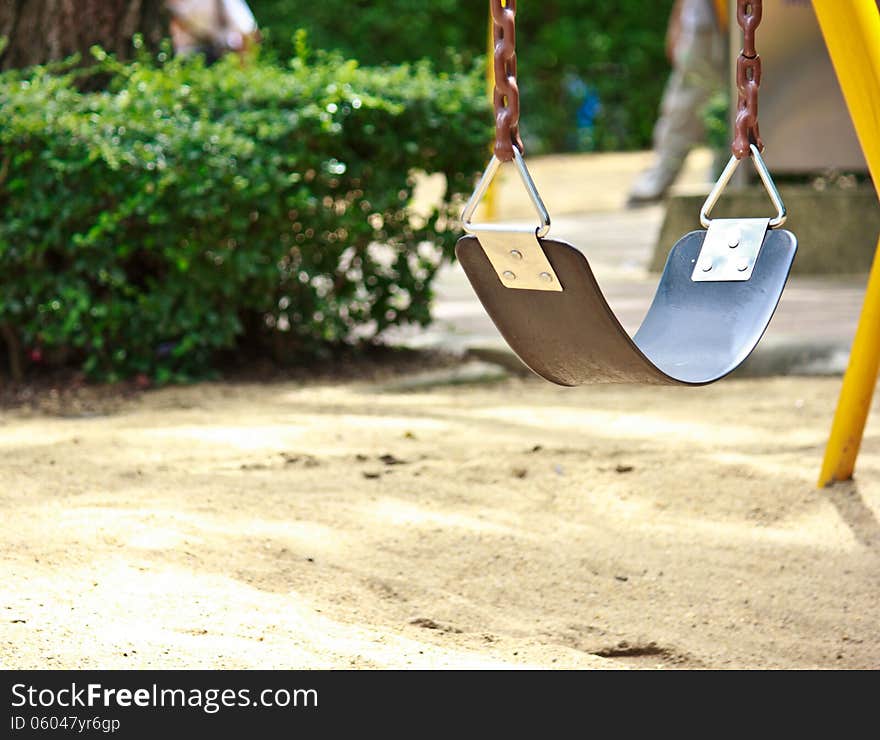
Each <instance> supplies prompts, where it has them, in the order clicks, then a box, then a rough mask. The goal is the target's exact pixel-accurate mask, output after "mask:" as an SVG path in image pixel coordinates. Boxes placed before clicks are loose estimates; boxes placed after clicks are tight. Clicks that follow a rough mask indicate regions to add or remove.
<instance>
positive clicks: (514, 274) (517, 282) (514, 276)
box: [474, 231, 562, 291]
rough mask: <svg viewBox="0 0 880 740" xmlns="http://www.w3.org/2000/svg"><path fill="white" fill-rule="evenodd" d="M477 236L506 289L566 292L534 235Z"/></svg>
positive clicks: (502, 233)
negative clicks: (563, 290)
mask: <svg viewBox="0 0 880 740" xmlns="http://www.w3.org/2000/svg"><path fill="white" fill-rule="evenodd" d="M474 236H476V237H477V239H478V240H479V242H480V246H481V247H483V251H484V252H485V253H486V256H487V257H488V258H489V262H491V263H492V267H494V268H495V272H496V273H497V274H498V279H499V280H500V281H501V284H502V285H504V287H505V288H521V289H525V290H554V291H561V290H562V285H560V283H559V278H558V277H557V276H556V272H555V271H554V270H553V267H552V266H551V265H550V262H549V261H548V260H547V255H546V254H544V249H543V247H542V246H541V242H540V241H538V237H537V236H535V232H534V231H478V232H476V233H475V234H474Z"/></svg>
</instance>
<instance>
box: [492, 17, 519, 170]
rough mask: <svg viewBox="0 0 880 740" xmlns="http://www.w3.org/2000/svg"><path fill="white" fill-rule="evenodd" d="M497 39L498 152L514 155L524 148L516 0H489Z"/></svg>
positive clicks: (504, 156) (509, 157)
mask: <svg viewBox="0 0 880 740" xmlns="http://www.w3.org/2000/svg"><path fill="white" fill-rule="evenodd" d="M489 5H490V8H491V11H492V22H493V29H492V30H493V38H494V43H495V59H494V67H495V91H494V95H493V98H494V104H495V156H496V157H498V159H500V160H501V161H502V162H510V161H511V160H512V159H513V148H514V147H516V148H517V149H519V151H520V153H522V151H523V143H522V140H521V139H520V137H519V87H518V86H517V83H516V0H507V1H506V2H503V0H489Z"/></svg>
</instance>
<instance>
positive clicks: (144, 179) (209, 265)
mask: <svg viewBox="0 0 880 740" xmlns="http://www.w3.org/2000/svg"><path fill="white" fill-rule="evenodd" d="M301 52H302V54H301V56H300V57H299V58H296V59H294V60H293V61H292V62H291V63H290V64H288V65H286V67H285V66H281V65H279V64H262V63H256V64H252V65H250V66H248V67H246V68H241V67H240V66H238V64H237V62H236V61H235V60H234V59H231V58H230V59H227V60H224V61H222V62H220V63H219V64H217V65H215V66H212V67H210V68H206V67H205V66H204V65H203V64H201V63H200V62H199V61H198V60H196V61H190V62H181V61H164V62H160V63H155V62H153V61H151V60H149V59H147V58H141V59H139V60H138V61H135V62H133V63H130V64H121V63H118V62H116V61H115V60H114V59H113V58H112V57H107V56H106V55H104V54H103V53H101V52H96V54H97V56H98V58H99V59H100V61H99V63H98V64H97V66H96V67H95V68H93V69H92V70H91V72H90V73H91V74H96V75H99V76H100V77H101V79H102V80H103V79H107V80H108V82H107V85H106V88H105V89H104V90H102V91H98V92H85V93H84V92H82V91H81V88H80V87H78V85H77V82H78V80H79V78H81V76H82V75H83V74H84V72H83V71H82V70H79V71H69V72H67V73H63V70H62V72H61V73H59V72H58V71H57V67H56V72H55V73H53V72H51V71H49V70H47V69H46V68H36V69H31V70H24V71H21V72H7V73H5V74H4V75H2V76H0V209H2V213H3V219H2V221H0V330H2V332H0V335H2V337H3V338H4V339H5V347H6V349H5V351H6V352H7V353H11V355H12V357H13V358H19V357H20V356H23V357H24V358H25V364H26V363H27V362H30V363H44V364H46V363H53V364H61V363H64V364H68V365H70V364H72V365H75V366H76V365H78V366H80V367H82V368H83V369H84V370H85V371H87V372H88V373H89V374H91V375H92V376H94V377H101V378H105V379H114V378H119V377H125V376H130V375H133V374H138V373H143V374H146V375H149V376H151V377H153V378H155V379H157V380H158V381H159V382H164V381H169V380H180V379H184V378H189V377H196V376H200V375H204V374H205V373H206V372H208V371H209V369H210V368H211V366H212V363H214V362H215V360H216V359H217V356H218V352H220V351H222V350H235V351H236V352H237V353H239V355H240V356H245V357H258V356H263V357H265V356H272V357H274V358H275V359H277V360H282V361H285V360H294V359H303V358H309V357H313V356H315V355H316V354H320V353H326V352H327V351H328V348H332V347H334V346H339V345H345V344H351V343H358V342H363V341H366V340H370V339H371V338H373V337H375V336H376V335H377V334H378V333H379V332H381V331H382V330H383V329H385V328H386V327H388V326H390V325H393V324H398V323H401V322H417V323H420V324H425V323H427V322H428V321H429V298H430V295H431V280H432V278H433V276H434V273H435V271H436V269H437V265H438V262H439V261H440V259H441V257H442V256H444V255H445V256H449V255H450V253H451V249H452V246H453V242H454V239H455V236H456V233H455V232H454V231H450V230H444V229H445V224H446V223H447V221H448V219H449V217H450V215H457V208H458V205H457V204H456V205H455V206H453V205H452V203H451V200H452V199H453V198H455V197H456V196H458V197H460V196H461V195H463V194H468V193H469V192H470V190H471V188H472V184H473V176H474V173H475V172H476V171H477V170H478V169H479V168H480V167H481V166H482V165H483V164H484V161H483V160H484V157H485V153H486V141H487V139H488V136H489V126H488V124H489V120H490V119H491V116H490V114H489V111H488V109H487V106H486V103H485V101H484V100H483V95H482V92H483V87H482V81H481V79H480V78H479V75H473V74H472V75H466V74H455V75H447V74H436V73H434V72H432V71H431V69H430V67H429V66H428V65H427V64H420V65H417V66H398V67H389V68H384V69H367V68H360V67H358V65H357V64H356V63H355V62H352V61H345V60H344V59H342V58H341V57H339V56H325V55H319V56H318V57H317V58H314V59H310V60H309V59H306V58H305V51H304V50H301ZM163 56H164V57H166V58H167V56H168V55H167V53H166V54H164V55H160V59H161V58H162V57H163ZM453 142H454V143H453ZM417 170H424V171H426V172H429V173H434V172H437V173H442V174H444V175H445V176H446V178H447V181H448V191H447V193H446V201H445V202H444V203H443V204H442V205H441V207H440V208H439V209H438V210H435V211H434V212H433V213H431V214H430V215H428V216H425V217H424V218H422V219H414V218H412V213H411V212H410V208H409V207H408V204H409V203H410V201H411V199H412V196H413V186H414V179H413V172H414V171H417ZM438 230H439V231H438ZM378 244H381V245H383V246H381V247H379V246H377V245H378ZM2 345H3V342H0V347H2ZM3 353H4V349H2V348H0V355H2V354H3ZM6 359H7V360H9V359H10V358H9V357H7V358H6Z"/></svg>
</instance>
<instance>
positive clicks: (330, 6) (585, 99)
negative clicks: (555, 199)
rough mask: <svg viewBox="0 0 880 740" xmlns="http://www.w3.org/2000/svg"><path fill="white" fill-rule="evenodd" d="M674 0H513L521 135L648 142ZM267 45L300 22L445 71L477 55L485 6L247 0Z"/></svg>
mask: <svg viewBox="0 0 880 740" xmlns="http://www.w3.org/2000/svg"><path fill="white" fill-rule="evenodd" d="M672 3H673V0H654V1H653V2H644V0H616V1H615V2H605V1H604V0H544V1H543V2H535V1H534V0H521V1H520V2H519V3H518V6H517V8H518V10H517V23H518V26H517V45H518V64H519V72H520V87H521V90H522V110H523V134H524V136H525V138H526V145H527V146H528V147H529V150H530V151H531V152H532V153H538V152H542V151H543V152H547V151H571V150H586V151H589V150H600V151H604V150H616V149H638V148H648V147H650V144H651V129H652V126H653V123H654V121H655V119H656V116H657V109H658V106H659V102H660V96H661V94H662V92H663V86H664V84H665V82H666V77H667V75H668V72H669V67H668V63H667V61H666V56H665V52H664V44H665V33H666V24H667V20H668V16H669V12H670V9H671V7H672ZM250 4H251V7H252V8H253V10H254V13H255V15H256V17H257V20H258V21H259V22H260V24H261V26H263V27H264V28H265V29H266V30H267V36H268V45H269V46H270V47H273V48H276V49H281V50H287V49H288V48H289V46H290V43H291V38H292V37H293V34H294V32H295V31H296V29H298V28H304V29H306V30H307V32H308V35H309V39H310V41H311V43H312V44H313V45H314V46H316V47H317V48H325V49H339V50H341V51H342V52H343V53H344V54H345V55H347V56H351V57H353V58H355V59H359V60H361V61H362V62H363V63H366V64H383V63H399V62H403V61H412V60H416V59H422V58H428V59H431V60H432V61H434V62H435V64H438V65H440V66H441V67H444V68H446V69H453V68H455V65H456V64H460V63H462V62H463V63H464V64H465V65H467V64H470V63H471V62H472V61H473V60H474V59H476V58H479V57H480V56H481V55H483V54H484V51H485V49H486V43H487V29H488V3H487V2H485V0H481V1H480V2H460V1H459V0H434V2H431V3H425V2H421V1H419V0H383V1H382V2H373V1H372V0H371V1H368V0H323V2H320V3H313V2H306V0H251V2H250Z"/></svg>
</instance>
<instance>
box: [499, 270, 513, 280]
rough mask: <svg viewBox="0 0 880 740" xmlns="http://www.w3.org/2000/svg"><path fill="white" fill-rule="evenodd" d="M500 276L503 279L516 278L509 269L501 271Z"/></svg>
mask: <svg viewBox="0 0 880 740" xmlns="http://www.w3.org/2000/svg"><path fill="white" fill-rule="evenodd" d="M501 277H503V278H504V279H505V280H516V275H515V274H514V273H512V272H511V271H510V270H505V271H504V272H502V273H501Z"/></svg>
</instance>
